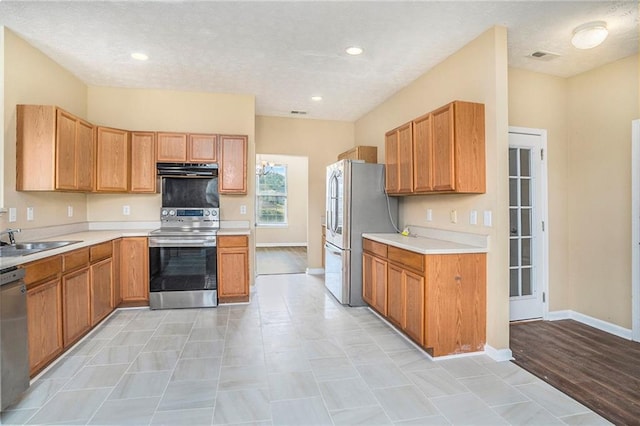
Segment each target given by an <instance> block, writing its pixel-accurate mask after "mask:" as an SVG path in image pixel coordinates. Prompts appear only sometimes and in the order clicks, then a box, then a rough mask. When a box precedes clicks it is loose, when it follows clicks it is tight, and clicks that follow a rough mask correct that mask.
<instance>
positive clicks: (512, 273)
mask: <svg viewBox="0 0 640 426" xmlns="http://www.w3.org/2000/svg"><path fill="white" fill-rule="evenodd" d="M518 282H519V280H518V270H517V269H510V270H509V297H516V296H520V289H519V288H518Z"/></svg>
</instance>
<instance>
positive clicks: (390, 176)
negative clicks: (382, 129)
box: [384, 130, 400, 194]
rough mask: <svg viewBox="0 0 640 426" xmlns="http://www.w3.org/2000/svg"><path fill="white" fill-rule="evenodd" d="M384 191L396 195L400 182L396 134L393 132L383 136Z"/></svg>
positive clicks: (395, 131)
mask: <svg viewBox="0 0 640 426" xmlns="http://www.w3.org/2000/svg"><path fill="white" fill-rule="evenodd" d="M384 158H385V160H384V162H385V165H386V178H385V189H386V191H387V192H388V193H389V194H397V193H398V190H399V187H400V182H399V180H398V179H399V176H398V173H399V172H398V167H399V159H398V132H397V130H393V131H391V132H388V133H387V134H386V135H385V157H384Z"/></svg>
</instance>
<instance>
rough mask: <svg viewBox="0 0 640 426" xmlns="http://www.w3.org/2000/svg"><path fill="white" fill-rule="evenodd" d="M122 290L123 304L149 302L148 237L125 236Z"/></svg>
mask: <svg viewBox="0 0 640 426" xmlns="http://www.w3.org/2000/svg"><path fill="white" fill-rule="evenodd" d="M120 292H121V295H122V303H123V304H127V305H129V306H133V305H138V306H142V305H148V304H149V245H148V241H147V237H131V238H123V239H122V241H121V243H120Z"/></svg>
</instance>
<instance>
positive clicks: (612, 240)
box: [568, 55, 640, 328]
mask: <svg viewBox="0 0 640 426" xmlns="http://www.w3.org/2000/svg"><path fill="white" fill-rule="evenodd" d="M638 76H639V69H638V57H637V55H636V56H632V57H628V58H626V59H622V60H619V61H617V62H614V63H611V64H609V65H605V66H603V67H600V68H597V69H595V70H592V71H589V72H586V73H583V74H580V75H578V76H575V77H572V78H569V79H568V135H569V136H568V144H569V179H568V218H569V220H568V235H569V237H568V238H569V241H568V246H569V282H570V296H569V298H570V304H571V308H572V309H573V310H575V311H578V312H580V313H582V314H585V315H589V316H592V317H595V318H598V319H600V320H603V321H607V322H610V323H613V324H616V325H619V326H622V327H625V328H631V161H630V159H631V121H632V120H633V119H637V118H639V117H640V109H639V106H638Z"/></svg>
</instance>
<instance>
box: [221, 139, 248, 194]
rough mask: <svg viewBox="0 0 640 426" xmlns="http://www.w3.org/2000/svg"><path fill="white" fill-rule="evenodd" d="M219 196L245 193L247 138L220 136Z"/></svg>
mask: <svg viewBox="0 0 640 426" xmlns="http://www.w3.org/2000/svg"><path fill="white" fill-rule="evenodd" d="M219 138H220V139H219V144H220V161H219V163H220V169H219V177H218V190H219V192H220V194H246V193H247V136H230V135H220V136H219Z"/></svg>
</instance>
